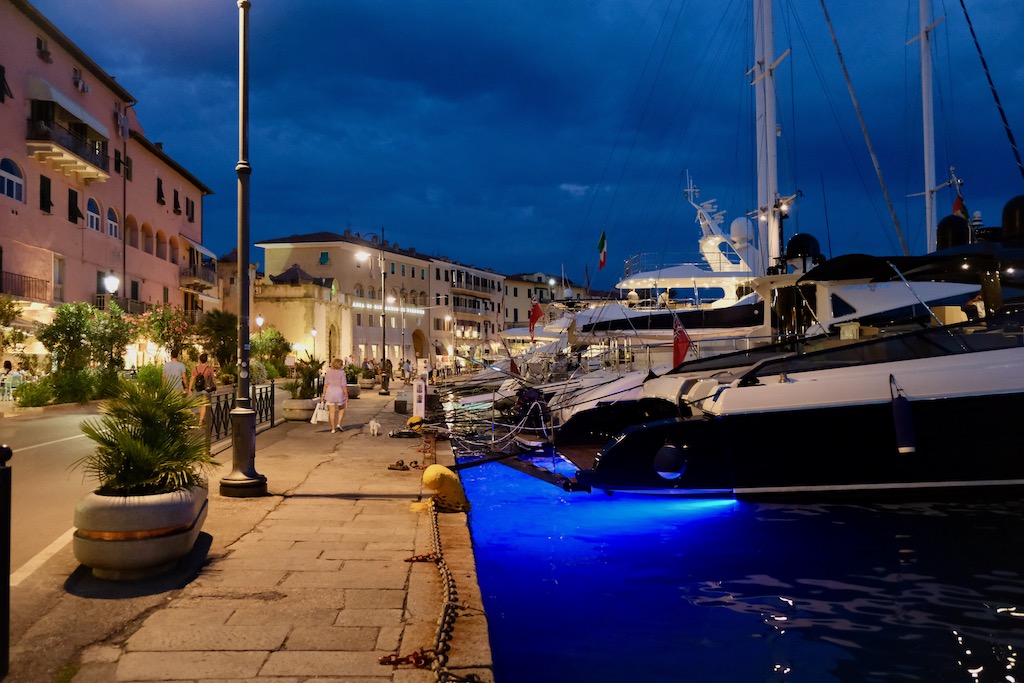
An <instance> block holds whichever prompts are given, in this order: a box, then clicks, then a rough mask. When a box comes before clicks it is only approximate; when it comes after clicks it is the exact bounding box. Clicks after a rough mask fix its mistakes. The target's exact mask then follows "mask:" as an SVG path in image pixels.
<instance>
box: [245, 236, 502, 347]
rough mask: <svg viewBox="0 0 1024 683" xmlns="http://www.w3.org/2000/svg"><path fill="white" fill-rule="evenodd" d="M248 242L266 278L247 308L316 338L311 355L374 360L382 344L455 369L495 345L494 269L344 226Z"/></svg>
mask: <svg viewBox="0 0 1024 683" xmlns="http://www.w3.org/2000/svg"><path fill="white" fill-rule="evenodd" d="M255 246H256V247H259V248H262V249H263V250H264V255H265V258H264V261H263V263H264V266H263V269H264V272H265V273H266V277H265V278H263V280H262V282H261V284H260V285H258V286H257V288H256V293H255V299H254V303H253V305H254V307H255V309H254V310H259V311H260V312H261V314H262V316H263V318H264V320H265V321H266V322H265V323H264V325H265V326H267V325H272V326H274V327H276V328H277V329H278V330H279V331H280V332H281V333H282V334H283V335H284V337H285V338H286V339H287V340H288V341H290V342H292V343H293V344H295V343H298V344H300V345H302V346H303V347H304V348H308V349H311V348H312V347H313V345H314V344H315V345H316V354H317V357H318V358H326V357H330V358H346V357H347V356H348V355H349V354H350V353H351V354H352V355H353V356H354V358H355V360H356V361H357V362H358V361H361V360H363V359H366V358H373V359H376V360H378V361H379V360H380V359H381V358H382V357H383V356H384V349H385V347H386V354H387V358H389V359H391V361H392V363H393V364H396V365H397V363H398V362H399V361H401V360H402V359H405V358H408V359H410V360H415V359H420V358H422V359H427V360H429V361H430V363H431V366H432V367H454V365H455V356H456V355H459V356H463V357H469V358H484V357H487V356H489V355H492V354H494V353H496V352H497V349H498V347H499V345H500V344H499V340H498V336H497V333H498V330H499V329H500V328H499V322H500V315H501V292H502V286H501V279H502V278H501V276H500V275H496V274H495V273H493V272H491V271H488V270H485V269H479V268H474V267H471V266H464V265H461V264H458V263H455V262H452V261H449V260H447V259H443V258H436V257H430V256H426V255H424V254H421V253H419V252H417V251H416V249H415V248H411V247H410V248H402V247H399V245H397V244H395V243H391V242H388V241H383V242H381V241H380V238H379V237H378V236H377V235H367V236H365V237H364V236H363V235H360V234H359V233H358V232H356V233H353V232H352V231H350V230H346V231H345V232H344V233H343V234H339V233H333V232H318V233H309V234H302V235H292V236H289V237H281V238H276V239H270V240H264V241H261V242H258V243H257V244H256V245H255ZM382 264H383V272H382V270H381V265H382ZM268 280H269V281H270V282H269V283H268V282H267V281H268ZM382 306H383V312H384V327H383V329H382V327H381V312H382ZM313 329H316V330H317V334H316V336H315V337H314V336H313V335H312V330H313Z"/></svg>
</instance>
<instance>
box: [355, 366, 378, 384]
mask: <svg viewBox="0 0 1024 683" xmlns="http://www.w3.org/2000/svg"><path fill="white" fill-rule="evenodd" d="M360 373H361V374H362V376H361V377H360V378H359V380H358V382H359V386H361V387H362V388H363V389H373V386H374V385H375V384H376V383H377V373H376V372H375V371H374V370H373V368H363V369H362V370H360Z"/></svg>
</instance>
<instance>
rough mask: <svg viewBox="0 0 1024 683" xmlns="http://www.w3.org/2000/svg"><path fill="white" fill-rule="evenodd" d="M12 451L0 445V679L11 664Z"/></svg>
mask: <svg viewBox="0 0 1024 683" xmlns="http://www.w3.org/2000/svg"><path fill="white" fill-rule="evenodd" d="M13 455H14V453H13V451H11V449H10V447H8V445H7V444H4V445H2V446H0V553H2V557H3V566H4V575H5V576H6V577H7V578H6V579H5V580H4V586H3V589H2V595H0V617H2V618H3V620H4V624H3V631H2V632H0V679H2V678H4V677H5V676H7V672H8V670H9V669H10V666H11V468H10V467H8V465H7V461H8V460H10V459H11V458H12V457H13Z"/></svg>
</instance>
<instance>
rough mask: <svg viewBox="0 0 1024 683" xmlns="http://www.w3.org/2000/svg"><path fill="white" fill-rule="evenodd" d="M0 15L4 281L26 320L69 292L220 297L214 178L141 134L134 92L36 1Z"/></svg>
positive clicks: (17, 3)
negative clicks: (208, 179) (201, 176)
mask: <svg viewBox="0 0 1024 683" xmlns="http://www.w3.org/2000/svg"><path fill="white" fill-rule="evenodd" d="M0 26H3V40H2V41H0V271H2V279H0V292H2V293H4V294H7V295H10V296H11V297H13V298H14V299H15V300H16V301H17V302H18V303H19V304H20V305H21V306H22V308H23V310H24V313H23V320H22V324H23V325H24V326H25V328H26V330H27V331H30V330H31V326H32V323H33V322H44V323H45V322H49V321H50V320H52V315H53V311H54V309H55V308H56V307H57V306H59V305H60V304H61V303H64V302H76V301H86V302H90V303H93V304H95V305H98V306H100V307H101V308H105V307H106V306H107V305H108V303H109V302H110V301H116V302H117V303H118V305H119V306H120V307H121V308H122V309H125V310H127V311H129V312H133V313H140V312H143V311H145V310H146V309H147V308H149V307H151V306H154V305H157V304H170V305H173V306H177V307H181V308H183V309H185V310H186V311H189V312H192V313H197V312H200V311H202V310H203V309H204V308H205V307H209V306H217V305H218V304H219V300H218V298H217V296H211V292H215V291H216V290H215V285H216V258H215V256H214V254H213V253H212V252H210V251H209V250H208V249H206V248H205V247H204V246H203V208H202V201H203V197H204V196H206V195H208V194H210V193H211V191H210V189H209V188H207V187H206V185H204V184H203V183H202V182H200V181H199V180H198V179H197V178H196V177H195V176H193V175H192V174H191V173H189V172H188V170H187V169H185V168H184V167H182V166H181V165H180V164H179V163H177V162H176V161H175V160H174V159H173V158H171V156H170V155H168V154H167V153H166V152H165V151H164V149H163V145H162V144H161V143H159V142H152V141H151V140H150V139H149V138H147V137H146V135H145V132H144V131H143V128H142V126H141V124H140V123H139V121H138V119H137V117H136V114H135V109H134V107H135V104H136V100H135V98H134V97H133V96H132V95H131V93H129V92H128V91H127V90H126V89H125V87H124V86H122V85H121V84H120V83H119V82H118V81H116V80H115V79H114V77H113V76H110V75H108V74H107V73H106V72H105V71H104V70H103V69H102V68H101V67H100V66H99V65H98V64H96V63H95V62H94V61H93V60H92V59H90V58H89V56H88V55H86V54H85V53H84V52H83V51H82V50H81V49H79V48H78V47H77V46H76V45H75V44H74V43H73V42H72V41H71V40H70V39H69V38H68V37H67V36H65V35H64V34H63V33H62V32H61V31H60V30H59V29H58V28H57V27H56V26H54V24H52V23H51V22H50V21H49V20H48V19H47V18H46V17H44V16H43V15H42V14H41V13H40V12H39V11H38V10H36V9H35V8H34V7H33V6H32V5H30V4H29V3H28V2H25V1H24V0H0ZM110 275H114V276H116V278H117V285H116V287H114V286H113V279H112V278H109V276H110ZM111 290H113V291H111ZM35 350H36V351H37V352H42V350H41V347H40V348H39V349H35ZM144 360H145V359H144V358H129V359H128V362H129V365H134V364H135V363H136V362H140V361H143V362H144Z"/></svg>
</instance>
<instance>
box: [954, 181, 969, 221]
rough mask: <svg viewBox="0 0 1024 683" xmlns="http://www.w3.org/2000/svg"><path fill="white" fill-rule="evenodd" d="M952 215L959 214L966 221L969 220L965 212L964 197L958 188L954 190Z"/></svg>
mask: <svg viewBox="0 0 1024 683" xmlns="http://www.w3.org/2000/svg"><path fill="white" fill-rule="evenodd" d="M953 215H954V216H960V218H963V219H964V220H965V221H967V222H968V223H970V222H971V216H970V214H968V213H967V205H966V204H964V198H963V195H961V194H960V190H959V189H957V191H956V199H954V200H953Z"/></svg>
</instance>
